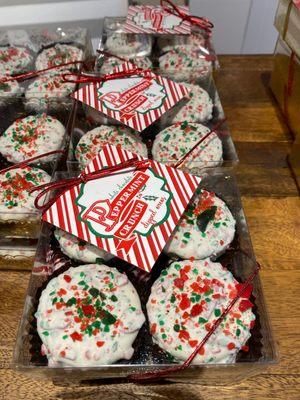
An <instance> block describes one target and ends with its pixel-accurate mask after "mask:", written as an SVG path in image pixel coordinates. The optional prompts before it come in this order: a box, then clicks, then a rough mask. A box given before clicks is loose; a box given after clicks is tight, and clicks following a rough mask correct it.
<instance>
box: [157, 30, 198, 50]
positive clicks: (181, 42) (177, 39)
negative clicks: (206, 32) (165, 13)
mask: <svg viewBox="0 0 300 400" xmlns="http://www.w3.org/2000/svg"><path fill="white" fill-rule="evenodd" d="M157 43H158V47H159V48H160V50H161V52H162V53H166V52H167V51H170V50H173V49H176V48H178V47H182V46H184V48H186V49H188V48H190V49H193V48H194V49H201V48H203V47H205V39H204V37H203V36H202V35H201V34H200V33H198V34H194V33H192V34H190V35H161V36H159V37H158V39H157Z"/></svg>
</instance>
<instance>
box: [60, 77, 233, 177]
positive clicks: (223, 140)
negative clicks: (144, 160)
mask: <svg viewBox="0 0 300 400" xmlns="http://www.w3.org/2000/svg"><path fill="white" fill-rule="evenodd" d="M194 85H195V88H196V89H198V90H199V89H200V90H201V89H203V90H204V91H206V92H207V94H206V96H207V97H208V98H209V103H210V105H209V106H207V109H206V111H204V110H203V109H202V112H203V117H202V119H201V122H200V121H199V120H198V119H197V116H196V121H197V122H195V123H194V122H191V126H192V129H193V127H194V124H196V125H197V124H200V125H199V126H198V129H199V130H200V132H209V131H211V130H215V132H216V134H217V136H218V138H215V139H214V140H215V142H213V141H212V143H210V140H211V139H210V138H209V137H208V138H207V139H206V140H205V141H204V142H203V145H202V144H200V146H199V148H196V149H195V150H193V152H192V153H191V154H190V155H189V156H188V157H187V158H186V161H185V162H184V163H183V164H182V165H181V167H182V168H183V167H184V166H186V169H187V170H190V171H198V170H200V169H202V168H204V167H215V166H218V165H219V166H222V167H233V166H235V165H237V163H238V161H239V160H238V156H237V153H236V150H235V146H234V143H233V141H232V138H231V135H230V131H229V128H228V125H227V123H226V122H225V120H224V117H225V116H224V111H223V108H222V104H221V102H220V98H219V95H218V92H217V89H216V86H215V83H214V80H213V79H210V80H209V81H207V82H205V83H203V84H199V83H194ZM195 96H197V94H195ZM188 101H189V100H188V99H186V98H183V99H182V100H181V101H180V102H179V103H178V104H176V105H175V106H174V107H173V108H171V109H169V110H168V111H167V112H166V113H165V114H163V115H162V117H160V119H158V120H157V121H156V122H154V123H153V124H152V125H150V126H149V127H148V128H146V129H145V130H144V131H142V132H141V133H139V132H136V131H133V130H131V132H132V134H133V135H136V136H137V137H138V138H140V139H142V141H143V143H144V144H145V145H146V146H147V148H148V156H149V158H153V153H152V149H153V143H154V142H155V138H156V136H157V135H158V133H159V132H161V131H162V130H164V129H166V128H167V127H169V126H171V125H173V124H175V121H178V120H180V118H179V115H184V110H183V109H186V113H187V114H188V115H189V114H190V113H191V112H192V111H191V110H190V109H189V108H187V107H188V105H187V103H188ZM197 112H199V111H196V113H197ZM179 113H180V114H179ZM182 113H183V114H182ZM184 118H186V116H185V117H184ZM187 119H188V120H189V118H187ZM203 119H204V120H203ZM222 121H223V122H222ZM186 124H187V123H186V119H185V121H182V124H179V125H180V129H181V126H182V127H183V130H184V126H185V125H186ZM102 125H107V126H119V125H120V123H119V122H118V121H117V120H113V119H111V118H108V117H107V116H106V115H104V114H103V113H101V112H100V111H98V110H96V109H94V108H92V107H90V106H87V105H86V104H83V103H81V102H79V101H77V102H76V104H75V106H74V113H73V117H72V123H70V130H71V138H70V146H69V152H68V159H67V167H68V170H69V171H71V172H73V171H80V170H81V166H80V165H79V163H78V160H77V159H76V156H75V151H76V147H77V145H78V143H79V141H80V139H81V138H82V137H83V136H84V135H85V134H86V133H87V132H89V131H91V130H92V129H94V128H96V127H99V126H102ZM128 129H129V130H130V128H128ZM187 129H189V123H188V124H187ZM192 133H193V132H192ZM189 135H190V134H189V133H187V134H186V136H185V137H179V138H178V143H177V142H176V139H175V140H173V141H172V144H170V146H173V147H174V148H175V147H176V145H177V144H178V145H180V144H183V143H184V141H185V140H189V137H188V136H189ZM193 137H194V139H193V140H194V142H193V145H194V144H196V143H197V141H199V140H200V136H199V139H198V136H197V134H193ZM216 142H217V143H216ZM160 147H161V148H163V147H164V143H163V140H162V141H161V144H160ZM192 147H193V146H192V144H190V145H188V144H187V147H186V148H187V149H191V148H192ZM206 147H207V154H206V155H205V156H204V157H202V155H203V153H202V151H206ZM186 152H187V151H186ZM171 153H172V152H169V154H168V152H167V153H165V155H164V156H161V155H158V157H160V158H159V159H157V160H158V161H161V162H164V163H168V164H169V165H174V163H175V162H177V161H179V159H178V158H177V157H175V158H174V154H173V153H172V154H171ZM174 153H175V151H174ZM183 154H185V153H182V156H183ZM154 157H156V156H155V155H154Z"/></svg>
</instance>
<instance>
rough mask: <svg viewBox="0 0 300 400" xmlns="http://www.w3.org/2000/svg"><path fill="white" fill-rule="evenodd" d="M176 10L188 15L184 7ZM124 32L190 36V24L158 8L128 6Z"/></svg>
mask: <svg viewBox="0 0 300 400" xmlns="http://www.w3.org/2000/svg"><path fill="white" fill-rule="evenodd" d="M178 8H179V9H180V10H181V11H182V12H183V13H185V14H188V13H189V8H188V7H186V6H180V7H178ZM124 30H125V32H128V33H150V34H153V33H158V34H171V35H172V34H173V35H190V33H191V24H190V22H189V21H184V20H183V19H182V18H180V17H177V16H176V15H173V14H171V13H169V12H168V11H165V10H164V9H163V8H162V7H159V6H157V7H155V6H151V5H147V6H129V7H128V14H127V19H126V23H125V25H124Z"/></svg>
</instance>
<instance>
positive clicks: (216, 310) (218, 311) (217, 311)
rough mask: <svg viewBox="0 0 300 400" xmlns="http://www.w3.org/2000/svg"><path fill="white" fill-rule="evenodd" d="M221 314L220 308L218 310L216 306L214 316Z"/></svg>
mask: <svg viewBox="0 0 300 400" xmlns="http://www.w3.org/2000/svg"><path fill="white" fill-rule="evenodd" d="M220 315H221V310H219V309H218V308H216V309H215V316H216V317H219V316H220Z"/></svg>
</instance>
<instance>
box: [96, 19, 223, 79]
mask: <svg viewBox="0 0 300 400" xmlns="http://www.w3.org/2000/svg"><path fill="white" fill-rule="evenodd" d="M125 21H126V18H124V17H117V18H116V17H109V18H104V24H103V32H102V35H101V37H100V41H99V45H98V50H105V51H107V52H108V53H110V54H112V55H116V56H119V57H122V58H125V59H127V60H130V59H132V58H134V59H135V60H136V62H137V65H138V66H140V65H139V64H138V61H139V60H140V62H141V63H142V64H141V66H143V67H144V62H143V60H144V59H145V57H146V58H147V59H149V60H150V63H151V65H152V68H154V69H157V70H158V71H159V72H160V74H161V75H164V76H167V77H170V78H172V79H173V80H175V81H186V82H191V81H196V80H198V81H201V82H203V81H206V80H209V79H210V76H211V72H212V70H213V69H216V68H219V62H218V59H217V55H216V52H215V50H214V47H213V44H212V42H211V40H210V38H209V37H207V36H205V35H204V34H203V32H202V31H200V29H199V28H197V27H193V26H192V29H191V32H192V35H194V36H195V37H199V36H200V37H201V38H202V39H201V40H202V41H201V42H199V45H198V47H195V48H194V57H196V58H199V59H206V60H208V61H210V63H209V65H204V66H200V65H199V66H198V67H197V68H187V69H185V70H183V71H182V72H181V74H180V75H178V71H177V68H172V65H171V64H170V65H169V66H168V69H167V70H161V69H159V62H160V57H161V56H163V55H164V54H165V53H168V52H169V51H170V50H172V49H173V48H174V47H180V48H186V47H187V42H188V40H189V35H180V34H177V35H153V34H151V35H149V34H145V33H144V34H128V33H124V28H123V25H124V24H125ZM112 35H114V37H118V35H119V37H122V38H124V39H122V40H124V43H125V44H124V46H123V47H121V46H115V47H113V46H112V45H111V39H110V38H111V36H112ZM120 35H122V36H120ZM125 35H126V36H125ZM126 43H128V44H129V47H128V45H127V44H126ZM130 43H139V44H140V45H137V44H135V47H134V46H133V45H132V47H134V49H133V50H130V51H129V49H130ZM102 63H103V56H102V55H101V54H100V55H98V57H97V58H96V63H95V70H96V71H97V72H102V73H103V69H102V70H101V68H102ZM104 73H108V70H107V68H106V69H105V70H104Z"/></svg>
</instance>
